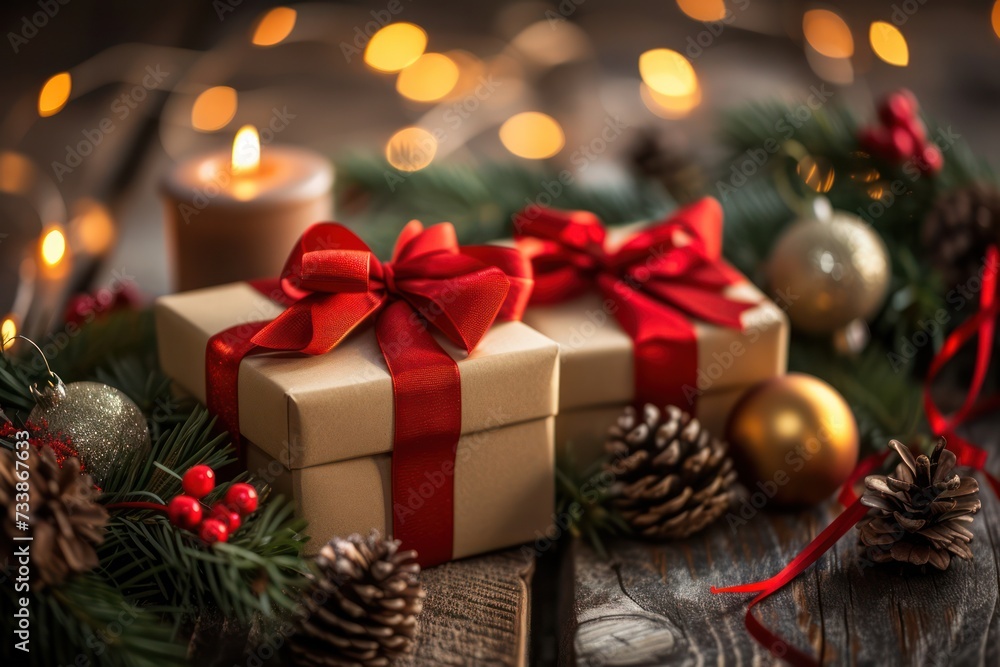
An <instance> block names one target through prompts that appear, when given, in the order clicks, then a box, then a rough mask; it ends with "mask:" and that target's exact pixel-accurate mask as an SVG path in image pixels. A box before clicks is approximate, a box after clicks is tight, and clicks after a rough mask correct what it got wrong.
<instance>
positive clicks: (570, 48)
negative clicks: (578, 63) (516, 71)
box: [510, 20, 591, 67]
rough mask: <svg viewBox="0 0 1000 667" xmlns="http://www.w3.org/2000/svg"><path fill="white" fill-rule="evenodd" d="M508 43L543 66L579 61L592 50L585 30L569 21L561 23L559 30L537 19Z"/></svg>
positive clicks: (549, 22)
mask: <svg viewBox="0 0 1000 667" xmlns="http://www.w3.org/2000/svg"><path fill="white" fill-rule="evenodd" d="M510 45H511V46H512V47H513V48H514V49H515V50H517V51H518V52H520V53H522V54H523V55H525V56H527V58H528V59H530V60H532V61H534V62H535V63H537V64H539V65H544V66H546V67H555V66H556V65H561V64H563V63H568V62H573V61H574V60H581V59H583V58H584V57H586V56H587V55H588V54H589V53H590V52H591V45H590V39H589V38H588V37H587V33H586V32H585V31H584V30H583V28H580V27H579V26H577V25H576V24H574V23H572V22H570V21H565V22H563V23H561V24H560V25H559V29H558V30H553V29H552V22H551V21H549V20H544V21H537V22H535V23H532V24H531V25H529V26H528V27H527V28H525V29H524V30H522V31H521V32H519V33H518V34H517V36H516V37H514V39H512V40H511V42H510Z"/></svg>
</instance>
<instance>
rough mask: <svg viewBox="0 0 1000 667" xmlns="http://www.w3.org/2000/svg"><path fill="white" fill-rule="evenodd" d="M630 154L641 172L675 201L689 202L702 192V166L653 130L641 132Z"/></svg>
mask: <svg viewBox="0 0 1000 667" xmlns="http://www.w3.org/2000/svg"><path fill="white" fill-rule="evenodd" d="M630 157H631V161H632V165H633V167H634V168H635V169H636V170H637V171H638V172H639V173H640V174H642V175H643V176H646V177H647V178H650V179H652V180H654V181H658V182H659V183H660V184H661V185H662V186H663V187H664V189H665V190H666V191H667V192H668V193H669V194H670V196H671V197H673V198H674V200H675V201H676V202H677V203H678V204H686V203H689V202H692V201H694V200H696V199H698V198H699V197H701V196H702V195H703V194H704V193H705V176H704V174H703V173H702V169H701V167H700V166H698V164H697V163H696V162H694V161H693V160H692V159H691V158H690V157H689V156H687V155H685V154H683V153H681V152H680V151H678V150H677V149H675V148H671V147H668V146H665V145H664V144H663V142H661V141H660V140H659V138H658V137H657V136H656V134H655V133H653V132H652V131H646V132H644V133H643V134H642V136H641V137H640V139H639V141H638V142H637V143H636V144H635V146H634V147H633V149H632V152H631V156H630Z"/></svg>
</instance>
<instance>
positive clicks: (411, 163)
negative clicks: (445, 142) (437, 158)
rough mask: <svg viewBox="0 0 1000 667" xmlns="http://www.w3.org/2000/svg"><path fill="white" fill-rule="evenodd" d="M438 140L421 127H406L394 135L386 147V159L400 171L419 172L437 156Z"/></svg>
mask: <svg viewBox="0 0 1000 667" xmlns="http://www.w3.org/2000/svg"><path fill="white" fill-rule="evenodd" d="M437 146H438V143H437V139H435V138H434V135H433V134H431V133H430V132H428V131H427V130H425V129H423V128H420V127H406V128H403V129H402V130H400V131H399V132H397V133H396V134H394V135H392V137H391V138H390V139H389V142H388V143H387V144H386V146H385V159H386V160H388V161H389V164H391V165H392V166H393V167H395V168H396V169H399V170H400V171H419V170H420V169H423V168H424V167H426V166H427V165H429V164H430V163H431V161H432V160H433V159H434V155H435V154H437Z"/></svg>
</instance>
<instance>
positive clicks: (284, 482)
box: [247, 417, 555, 558]
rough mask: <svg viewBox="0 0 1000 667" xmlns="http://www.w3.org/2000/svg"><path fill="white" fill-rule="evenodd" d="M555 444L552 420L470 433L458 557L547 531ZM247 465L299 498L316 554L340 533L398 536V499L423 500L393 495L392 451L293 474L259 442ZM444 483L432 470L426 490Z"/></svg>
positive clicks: (464, 442)
mask: <svg viewBox="0 0 1000 667" xmlns="http://www.w3.org/2000/svg"><path fill="white" fill-rule="evenodd" d="M552 443H553V418H552V417H548V418H545V419H536V420H534V421H529V422H523V423H520V424H514V425H512V426H504V427H501V428H495V429H490V430H485V431H480V432H478V433H471V434H468V435H464V436H462V438H461V439H460V440H459V441H458V449H457V450H456V455H455V471H454V484H455V532H454V543H453V553H454V557H455V558H464V557H466V556H472V555H474V554H479V553H485V552H487V551H493V550H495V549H501V548H504V547H509V546H512V545H515V544H521V543H523V542H529V541H532V540H534V539H536V537H537V536H538V535H537V534H536V532H537V533H538V534H544V532H545V530H546V528H548V527H549V525H550V524H551V522H552V511H553V510H552V508H553V501H554V497H555V486H554V477H555V472H554V465H555V464H554V462H553V446H552ZM247 464H248V466H249V470H250V471H251V472H253V473H255V474H256V475H258V476H259V477H261V478H262V479H264V480H266V481H268V482H269V483H270V484H271V486H272V487H273V488H274V490H275V492H277V493H281V494H283V495H285V496H286V497H292V498H294V499H295V505H296V510H297V512H298V513H299V514H300V515H301V516H303V517H304V518H305V519H306V520H307V521H308V522H309V534H310V535H311V536H312V539H311V540H310V541H309V544H308V546H307V550H308V551H309V552H310V553H315V552H316V551H318V550H319V549H320V547H322V546H323V544H324V543H325V542H326V541H327V540H329V539H330V538H331V537H333V536H334V535H340V536H346V535H350V534H351V533H361V534H365V533H367V532H368V531H369V530H370V529H372V528H376V529H378V530H379V531H381V532H382V534H383V535H385V534H387V533H391V532H392V512H393V504H394V503H403V507H404V508H406V507H411V506H415V505H417V504H418V503H419V502H420V501H421V499H420V498H413V499H407V498H403V499H395V498H392V477H391V469H392V457H391V456H390V455H388V454H379V455H376V456H368V457H364V458H359V459H352V460H349V461H339V462H336V463H328V464H325V465H318V466H313V467H310V468H304V469H298V470H291V471H289V470H288V469H287V468H285V466H283V465H281V464H280V463H279V462H278V461H275V460H274V459H273V458H272V457H270V456H269V455H268V454H267V453H265V452H264V451H263V450H261V449H260V448H258V447H256V446H253V445H251V446H250V447H249V449H248V451H247ZM448 481H450V480H448ZM443 482H444V473H441V474H440V475H432V476H431V477H430V478H428V482H427V486H426V487H425V488H426V492H427V493H428V494H430V493H434V492H435V490H436V488H438V487H439V486H440V484H441V483H443ZM404 519H405V516H404Z"/></svg>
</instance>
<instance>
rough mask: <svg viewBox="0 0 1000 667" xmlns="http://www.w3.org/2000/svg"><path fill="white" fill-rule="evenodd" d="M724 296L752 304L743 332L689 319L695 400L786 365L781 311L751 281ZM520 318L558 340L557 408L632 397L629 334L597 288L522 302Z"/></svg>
mask: <svg viewBox="0 0 1000 667" xmlns="http://www.w3.org/2000/svg"><path fill="white" fill-rule="evenodd" d="M726 294H727V296H729V297H730V298H733V299H737V300H740V301H750V302H753V303H757V304H758V305H757V306H756V307H754V308H751V309H750V310H747V311H746V312H744V313H743V317H742V320H743V325H744V330H743V331H738V330H736V329H730V328H727V327H718V326H714V325H710V324H706V323H704V322H699V321H695V322H694V327H695V335H696V336H697V338H698V379H697V382H696V383H694V384H693V385H691V387H690V389H691V391H692V392H697V393H698V394H699V398H698V400H699V401H702V400H703V399H704V398H705V396H706V395H708V394H710V393H714V392H719V391H724V390H726V389H732V388H735V387H743V386H747V385H751V384H755V383H757V382H759V381H761V380H764V379H766V378H769V377H773V376H775V375H780V374H782V373H784V372H785V367H786V366H787V363H788V318H787V317H786V315H785V313H784V312H783V311H782V310H781V309H780V308H778V307H777V306H776V305H775V304H774V303H773V302H771V301H770V300H768V299H767V297H765V296H764V294H763V293H761V291H760V290H759V289H757V288H756V287H755V286H754V285H753V284H752V283H750V282H741V283H738V284H736V285H733V286H732V287H730V288H728V289H727V290H726ZM524 322H525V324H528V325H530V326H532V327H533V328H535V329H536V330H537V331H539V332H541V333H543V334H545V335H546V336H548V337H549V338H551V339H552V340H554V341H556V342H557V343H559V346H560V353H559V356H560V366H561V370H560V383H559V384H560V390H559V410H560V412H568V411H572V410H577V409H579V408H585V407H598V406H610V405H625V404H627V403H630V402H631V401H632V397H633V395H634V390H635V375H634V353H633V346H632V339H631V338H629V337H628V335H627V334H626V333H625V331H623V330H622V328H621V327H620V326H619V325H618V322H617V320H615V317H614V315H613V314H612V313H611V312H610V311H609V310H608V308H607V307H606V304H605V302H604V299H603V297H601V296H600V295H599V294H598V293H596V292H595V293H593V294H587V295H584V296H582V297H579V298H577V299H574V300H572V301H567V302H565V303H560V304H556V305H552V306H536V307H531V308H528V310H527V312H526V313H525V315H524ZM678 407H681V408H684V409H688V408H687V406H678ZM699 410H700V408H699Z"/></svg>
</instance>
